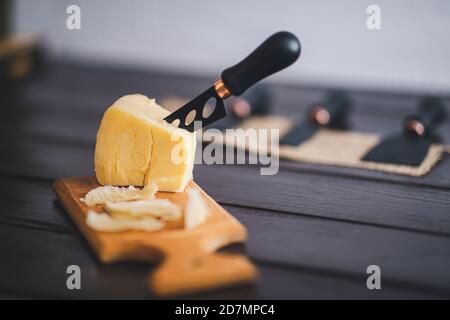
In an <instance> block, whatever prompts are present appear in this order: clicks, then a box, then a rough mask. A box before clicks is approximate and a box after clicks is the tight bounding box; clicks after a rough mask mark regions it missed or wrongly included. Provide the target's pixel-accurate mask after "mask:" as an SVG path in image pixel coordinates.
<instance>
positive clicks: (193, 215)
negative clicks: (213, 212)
mask: <svg viewBox="0 0 450 320" xmlns="http://www.w3.org/2000/svg"><path fill="white" fill-rule="evenodd" d="M187 193H188V198H189V202H188V204H187V205H186V208H185V210H184V228H185V229H194V228H195V227H197V226H199V225H201V224H202V223H204V222H205V221H206V218H207V217H208V215H209V209H208V206H207V205H206V203H205V201H203V196H202V195H201V193H200V191H198V190H197V189H194V188H189V189H188V190H187Z"/></svg>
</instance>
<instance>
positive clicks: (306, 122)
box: [280, 92, 350, 146]
mask: <svg viewBox="0 0 450 320" xmlns="http://www.w3.org/2000/svg"><path fill="white" fill-rule="evenodd" d="M349 112H350V100H349V98H348V97H347V96H346V95H345V94H343V93H341V92H333V93H331V94H330V95H328V97H327V99H326V100H325V101H324V102H323V103H316V104H313V105H311V106H310V107H309V108H308V109H307V112H306V113H307V114H306V117H305V118H304V119H302V120H300V122H298V123H297V124H296V125H295V126H294V127H293V128H292V129H291V130H290V131H289V132H288V133H287V134H286V135H285V136H284V137H283V138H282V139H281V140H280V145H291V146H298V145H300V144H301V143H303V142H305V141H306V140H308V139H309V138H311V136H312V135H313V134H314V133H316V131H317V130H319V129H321V128H326V127H327V128H336V129H344V128H346V126H347V120H348V114H349Z"/></svg>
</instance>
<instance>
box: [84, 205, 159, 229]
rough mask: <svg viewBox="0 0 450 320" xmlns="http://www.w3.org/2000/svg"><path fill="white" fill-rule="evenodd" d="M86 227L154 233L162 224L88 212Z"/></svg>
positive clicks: (148, 219)
mask: <svg viewBox="0 0 450 320" xmlns="http://www.w3.org/2000/svg"><path fill="white" fill-rule="evenodd" d="M86 223H87V225H88V226H89V227H90V228H92V229H94V230H97V231H103V232H119V231H126V230H140V231H156V230H160V229H162V228H163V227H164V223H163V222H161V221H158V220H157V219H155V218H150V217H145V218H143V219H139V220H132V219H121V218H113V217H111V216H109V215H108V214H106V213H97V212H95V211H92V210H89V212H88V214H87V218H86Z"/></svg>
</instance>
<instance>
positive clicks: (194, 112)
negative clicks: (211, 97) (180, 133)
mask: <svg viewBox="0 0 450 320" xmlns="http://www.w3.org/2000/svg"><path fill="white" fill-rule="evenodd" d="M196 115H197V110H195V109H194V110H191V111H190V112H189V113H188V115H187V116H186V118H185V119H184V123H185V124H186V125H187V126H188V125H190V124H191V123H192V122H193V121H194V120H195V116H196Z"/></svg>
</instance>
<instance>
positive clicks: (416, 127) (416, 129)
mask: <svg viewBox="0 0 450 320" xmlns="http://www.w3.org/2000/svg"><path fill="white" fill-rule="evenodd" d="M406 130H407V131H408V132H412V133H414V134H416V135H418V136H423V135H424V134H425V126H424V125H423V124H422V123H421V122H420V121H417V120H410V121H408V122H407V123H406Z"/></svg>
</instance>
